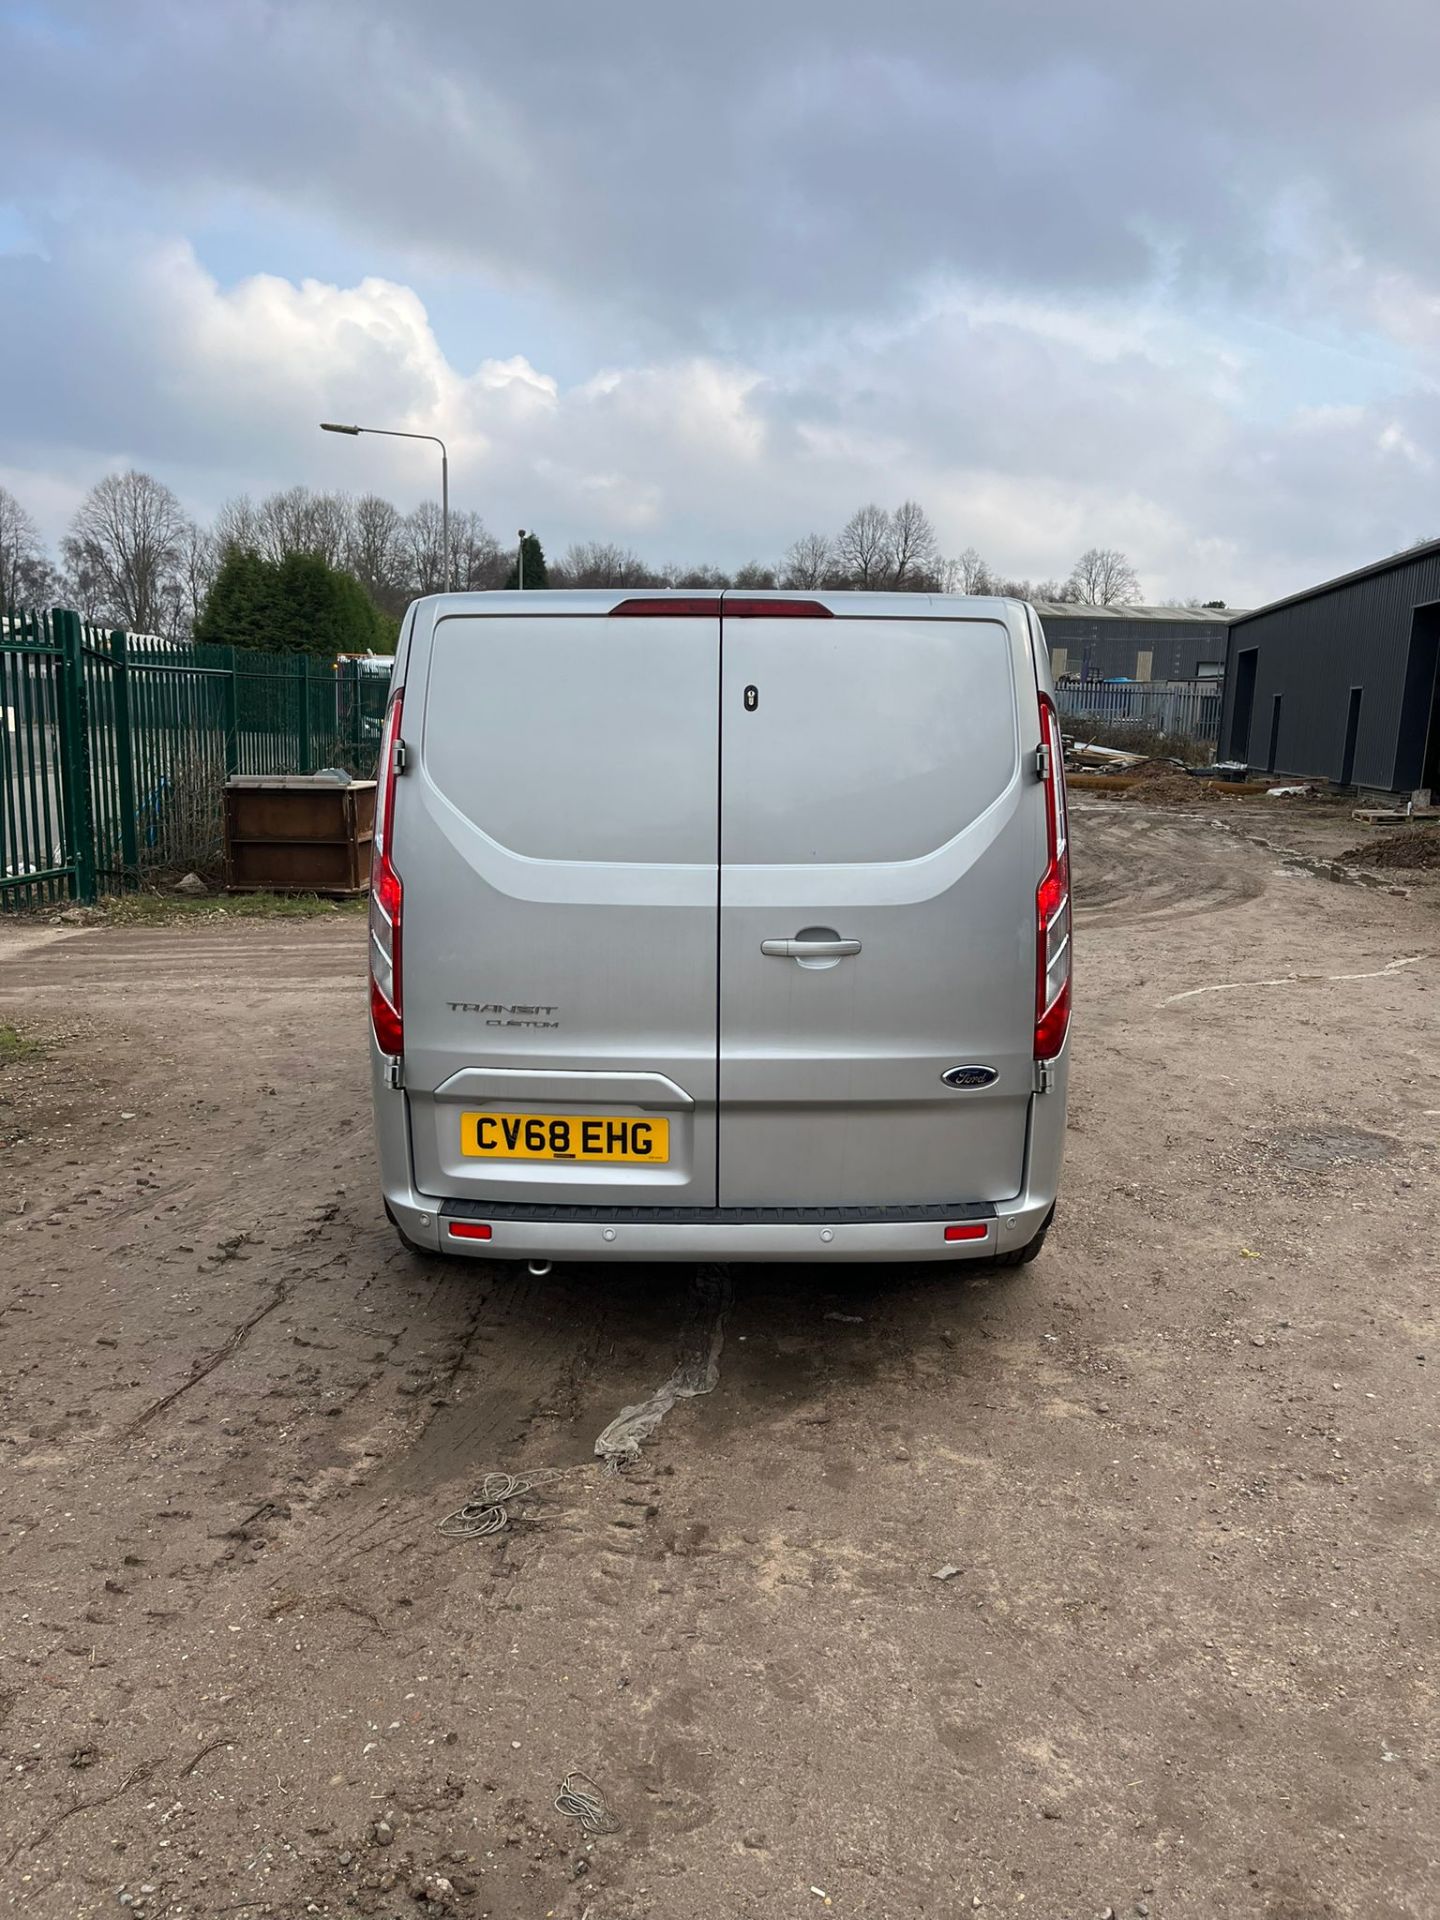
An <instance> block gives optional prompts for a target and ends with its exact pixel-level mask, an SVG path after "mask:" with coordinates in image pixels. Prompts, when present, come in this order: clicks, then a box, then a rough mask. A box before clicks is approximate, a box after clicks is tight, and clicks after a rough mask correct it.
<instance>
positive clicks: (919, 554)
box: [890, 500, 939, 593]
mask: <svg viewBox="0 0 1440 1920" xmlns="http://www.w3.org/2000/svg"><path fill="white" fill-rule="evenodd" d="M938 567H939V542H938V541H937V540H936V538H935V529H934V527H932V526H931V524H930V517H929V515H928V514H927V513H926V511H925V509H924V508H923V507H922V506H921V505H920V502H919V501H918V500H902V501H901V502H900V505H899V506H898V507H897V508H896V509H895V511H894V513H892V514H891V516H890V585H891V586H892V587H894V588H895V589H896V591H897V592H900V593H905V592H930V591H933V589H934V587H935V584H936V579H937V571H938Z"/></svg>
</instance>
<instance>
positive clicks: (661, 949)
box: [394, 592, 719, 1206]
mask: <svg viewBox="0 0 1440 1920" xmlns="http://www.w3.org/2000/svg"><path fill="white" fill-rule="evenodd" d="M623 599H624V597H623V596H620V595H615V594H583V595H582V594H575V595H570V594H564V593H554V592H552V593H524V594H520V593H516V594H509V595H501V594H496V595H486V596H483V597H482V596H476V597H474V598H464V599H462V598H460V597H459V596H457V597H455V598H454V599H453V600H439V601H433V602H431V603H430V606H431V608H432V610H433V613H432V622H431V628H430V632H429V635H428V636H424V635H421V634H419V633H418V632H417V638H416V644H415V646H414V647H412V651H411V657H410V663H409V668H408V671H407V676H406V686H405V708H404V716H405V717H404V733H405V737H406V747H407V751H409V752H411V753H413V754H414V756H415V758H414V765H413V769H407V771H406V773H405V774H404V775H403V776H402V778H401V780H400V782H399V786H398V789H397V793H396V803H395V804H396V813H395V828H394V857H395V862H396V865H397V868H398V869H399V872H400V877H401V882H402V885H403V887H404V1003H405V1067H404V1071H405V1089H406V1093H407V1097H408V1100H409V1111H410V1127H411V1145H412V1153H413V1156H414V1165H415V1174H416V1180H417V1184H418V1186H419V1187H420V1189H421V1190H422V1191H423V1192H425V1193H429V1194H433V1195H436V1196H439V1197H443V1198H476V1199H486V1200H502V1201H522V1202H531V1203H536V1204H543V1205H547V1206H550V1205H554V1206H564V1205H570V1204H577V1203H590V1204H593V1203H597V1202H599V1203H605V1204H612V1205H637V1206H685V1205H694V1206H713V1205H714V1203H715V1053H716V1040H715V1032H716V1000H717V967H718V959H717V926H716V922H717V899H716V891H717V889H716V838H717V822H718V798H717V792H718V767H717V685H718V676H719V615H718V607H717V604H716V602H715V601H713V600H711V601H709V602H708V603H695V602H681V603H679V604H678V605H677V604H676V603H674V602H666V601H664V600H663V599H662V600H660V601H658V602H656V601H635V600H631V601H629V602H628V603H626V604H620V603H621V602H622V601H623ZM651 609H654V610H651ZM481 1115H488V1116H491V1118H489V1119H487V1120H484V1121H483V1122H482V1121H481V1120H479V1119H477V1118H476V1116H481ZM621 1122H624V1123H626V1125H625V1128H624V1130H623V1132H616V1131H614V1130H613V1129H614V1128H615V1127H616V1126H617V1125H618V1123H621ZM637 1123H638V1126H639V1131H638V1132H637V1131H636V1125H637ZM597 1128H598V1129H599V1130H598V1131H597V1130H596V1129H597ZM537 1142H539V1144H540V1148H541V1152H540V1153H539V1154H535V1153H534V1152H533V1149H534V1147H535V1144H536V1143H537ZM617 1143H618V1149H619V1152H620V1153H626V1154H628V1156H629V1157H623V1158H622V1157H618V1155H617V1157H610V1156H611V1154H612V1152H614V1151H615V1150H616V1148H617ZM662 1147H663V1151H661V1148H662ZM587 1148H590V1149H596V1148H598V1154H599V1157H593V1155H589V1154H587V1152H586V1149H587ZM641 1149H644V1150H645V1151H641Z"/></svg>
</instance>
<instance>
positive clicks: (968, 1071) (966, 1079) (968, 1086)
mask: <svg viewBox="0 0 1440 1920" xmlns="http://www.w3.org/2000/svg"><path fill="white" fill-rule="evenodd" d="M940 1078H941V1079H942V1080H943V1081H944V1082H945V1084H946V1086H947V1087H958V1088H959V1090H960V1092H961V1093H970V1092H972V1091H973V1090H974V1089H975V1088H976V1087H993V1086H994V1084H995V1082H996V1081H997V1080H998V1079H999V1078H1000V1075H999V1074H998V1073H997V1072H996V1070H995V1068H994V1067H951V1068H949V1069H948V1070H947V1071H946V1072H945V1073H942V1074H941V1076H940Z"/></svg>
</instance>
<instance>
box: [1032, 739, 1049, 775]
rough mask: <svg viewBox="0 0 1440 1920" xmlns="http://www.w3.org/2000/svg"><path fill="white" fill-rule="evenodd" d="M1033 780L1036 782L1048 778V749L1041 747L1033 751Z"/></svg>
mask: <svg viewBox="0 0 1440 1920" xmlns="http://www.w3.org/2000/svg"><path fill="white" fill-rule="evenodd" d="M1035 778H1036V779H1037V780H1048V779H1049V778H1050V749H1049V747H1045V746H1041V747H1036V749H1035Z"/></svg>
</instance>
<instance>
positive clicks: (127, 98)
mask: <svg viewBox="0 0 1440 1920" xmlns="http://www.w3.org/2000/svg"><path fill="white" fill-rule="evenodd" d="M47 13H48V14H49V15H50V17H51V20H52V22H53V23H54V24H53V25H52V30H51V31H49V32H48V33H44V34H42V33H38V32H37V31H36V30H35V28H34V27H33V26H31V27H28V28H27V27H26V26H24V25H21V24H17V23H14V22H12V23H11V25H10V26H9V27H8V28H0V66H5V67H7V69H8V70H9V71H11V72H12V73H15V74H18V75H20V76H21V77H22V79H23V81H24V84H21V85H19V86H14V87H12V88H11V89H10V90H9V93H8V96H7V139H6V142H5V148H4V154H3V158H0V165H3V167H4V170H5V173H6V174H7V175H8V176H9V178H10V179H11V181H12V183H13V186H14V190H15V191H16V193H17V195H18V196H21V197H25V198H27V199H33V200H37V201H39V202H41V203H42V204H44V203H49V204H54V203H55V202H56V201H57V199H58V200H60V201H63V199H64V197H65V196H66V195H67V194H71V193H74V192H76V191H80V192H84V193H86V194H88V195H95V194H105V193H110V194H114V195H123V194H124V193H125V192H126V191H127V190H133V189H134V188H137V187H138V188H139V189H140V190H141V191H143V193H144V194H145V195H146V196H147V198H148V199H150V200H152V201H155V202H157V203H160V204H163V205H165V206H167V207H168V208H170V209H171V210H172V211H173V212H174V215H175V218H176V220H177V223H178V224H179V225H180V226H181V227H182V228H183V227H184V226H185V225H186V224H188V222H187V221H186V219H185V218H184V217H183V216H185V215H186V214H187V213H192V214H193V211H194V209H195V208H196V207H197V206H198V205H203V204H205V203H206V201H207V200H208V199H209V198H211V197H213V196H214V195H216V194H231V195H238V196H240V197H242V198H243V199H245V200H246V201H247V202H248V203H249V204H250V205H251V206H252V207H253V208H254V209H255V210H256V211H257V213H259V214H261V215H263V213H264V211H265V209H266V208H267V207H269V208H272V209H274V208H279V207H283V208H285V209H287V210H294V209H296V208H303V209H305V210H306V211H307V212H308V213H309V214H310V215H311V216H313V217H314V218H316V219H317V220H319V221H327V222H334V223H338V224H340V225H342V226H344V227H345V228H346V229H347V230H349V231H350V232H351V233H352V234H353V235H355V236H357V237H358V238H359V239H360V240H361V241H363V242H365V243H370V244H374V243H377V242H378V243H380V244H383V245H384V246H386V247H388V248H393V249H399V250H401V251H403V252H404V253H405V254H406V255H407V257H409V258H410V259H411V260H412V262H423V263H429V264H433V263H435V262H437V261H438V262H444V263H447V264H449V265H452V266H464V267H468V268H472V269H475V270H478V271H480V272H483V273H484V274H486V275H488V276H492V277H494V278H496V279H498V280H500V281H502V282H506V283H511V284H522V285H529V286H532V287H541V286H543V287H546V288H549V289H551V290H554V291H557V292H559V293H560V294H562V295H563V296H566V297H581V296H583V297H584V298H586V299H587V300H588V301H589V302H590V303H591V305H592V306H593V307H595V308H597V309H607V310H612V311H615V312H620V313H623V314H624V316H625V320H626V323H627V324H629V325H632V326H637V327H642V328H644V327H651V328H656V329H659V330H663V331H664V332H666V333H667V334H668V335H669V336H670V337H671V338H672V340H675V341H678V342H681V343H688V344H690V345H692V346H693V345H697V344H698V345H704V346H707V347H711V348H713V347H715V346H735V345H737V344H739V343H740V342H739V333H738V331H737V330H743V329H745V328H748V327H753V326H755V325H758V324H769V325H783V324H785V322H786V321H787V320H791V319H794V318H796V317H799V316H806V317H811V318H813V317H814V316H815V315H817V314H833V313H837V312H843V313H859V312H874V311H883V310H889V309H891V308H893V306H894V305H895V304H896V302H897V301H898V302H902V303H903V301H904V299H905V298H906V296H907V294H908V292H909V291H910V290H911V289H913V288H914V287H915V286H916V285H918V284H920V283H921V282H923V281H924V280H925V279H927V278H928V277H930V276H933V275H934V274H935V273H937V272H940V273H944V274H947V275H954V276H957V277H959V278H960V279H962V280H964V281H970V280H974V279H976V278H978V277H982V276H984V277H988V278H989V279H990V280H991V281H992V282H994V283H995V284H997V285H1003V286H1007V287H1010V288H1012V289H1022V290H1034V289H1037V288H1046V289H1049V290H1052V291H1053V290H1056V289H1062V288H1063V289H1070V290H1072V291H1074V292H1076V293H1080V292H1084V291H1086V290H1103V291H1109V292H1114V291H1115V290H1117V289H1124V288H1130V289H1140V288H1144V287H1149V286H1153V285H1155V284H1158V283H1166V284H1180V285H1183V286H1184V288H1185V289H1186V290H1187V293H1188V294H1189V295H1190V296H1191V297H1194V296H1196V295H1198V296H1200V297H1204V298H1212V297H1214V296H1215V295H1216V294H1217V293H1220V292H1225V293H1233V292H1235V291H1236V290H1237V289H1241V288H1243V289H1244V291H1245V294H1246V297H1247V298H1250V299H1252V300H1259V301H1262V302H1264V303H1265V304H1266V305H1268V306H1272V307H1274V308H1276V309H1277V310H1280V309H1291V308H1295V307H1297V306H1298V307H1303V305H1304V303H1305V298H1306V289H1305V287H1304V286H1303V285H1297V284H1296V282H1295V280H1294V278H1293V276H1292V275H1291V274H1290V272H1289V271H1288V255H1287V249H1286V247H1285V245H1284V244H1283V241H1284V227H1285V224H1286V222H1287V220H1288V219H1292V218H1293V217H1294V215H1295V210H1296V208H1297V205H1300V204H1302V203H1303V205H1304V207H1305V208H1306V209H1307V210H1308V211H1307V215H1306V217H1307V218H1308V219H1309V220H1311V221H1312V222H1314V223H1318V224H1319V225H1320V226H1321V227H1323V228H1324V229H1325V230H1326V232H1327V234H1328V235H1338V236H1339V237H1340V239H1341V241H1342V243H1343V245H1344V246H1345V247H1346V248H1347V249H1348V250H1349V251H1351V252H1352V253H1353V254H1354V256H1355V257H1356V258H1358V259H1363V260H1364V261H1366V262H1367V263H1368V265H1369V267H1370V268H1371V269H1372V270H1385V271H1397V272H1402V271H1418V272H1420V273H1422V274H1427V275H1428V274H1429V273H1430V271H1431V262H1432V261H1433V259H1434V257H1435V254H1436V248H1437V242H1440V203H1437V201H1436V198H1435V196H1434V194H1433V193H1432V192H1431V191H1430V183H1431V182H1432V181H1433V179H1434V177H1435V172H1436V166H1437V162H1440V120H1437V117H1436V116H1435V114H1434V112H1433V105H1432V76H1433V73H1434V71H1435V65H1436V57H1437V56H1440V10H1437V9H1435V8H1434V7H1433V6H1431V5H1429V4H1427V0H1374V4H1372V5H1371V7H1370V8H1369V9H1368V11H1367V14H1366V19H1365V25H1364V29H1363V31H1359V30H1357V27H1356V21H1355V16H1354V12H1353V8H1352V7H1351V6H1350V5H1349V4H1348V0H1310V4H1306V5H1303V6H1301V5H1299V4H1297V3H1296V0H1284V3H1283V4H1275V5H1272V6H1270V7H1266V8H1259V9H1257V8H1256V7H1255V6H1254V4H1253V0H1211V3H1210V4H1208V5H1207V6H1205V7H1203V8H1197V7H1161V8H1157V7H1155V6H1154V5H1153V4H1150V0H1094V3H1093V4H1090V5H1087V6H1084V7H1077V6H1076V5H1075V4H1074V0H1017V3H1016V4H1014V5H1010V6H1006V7H991V8H984V9H980V8H974V7H956V6H953V5H948V4H944V3H943V0H894V3H893V4H892V5H890V6H889V7H886V8H885V9H883V10H876V9H875V8H874V7H873V6H871V5H869V4H862V0H787V4H785V5H784V6H776V5H774V4H773V0H730V4H728V5H727V6H726V7H724V8H688V7H677V6H676V5H675V4H674V0H627V5H626V6H625V7H624V8H623V9H616V8H612V7H599V6H594V5H583V4H578V3H577V0H533V4H532V5H531V6H530V7H529V8H527V9H526V10H525V11H524V13H523V15H515V16H505V17H501V16H497V15H496V14H495V12H494V11H493V10H492V9H489V8H483V7H476V6H475V5H473V4H472V0H432V3H431V4H429V5H427V6H426V7H425V8H424V9H423V10H421V11H420V12H416V11H415V10H413V9H410V8H402V7H400V6H399V5H398V4H396V0H285V4H284V5H279V4H274V3H273V0H216V3H215V4H213V5H208V6H205V7H195V6H192V5H188V4H184V3H183V0H131V4H129V5H127V6H125V7H123V8H118V7H115V6H114V5H113V4H111V3H110V0H50V5H49V7H48V8H47ZM57 27H58V28H64V29H65V31H63V32H61V31H56V30H55V28H57ZM7 40H8V47H7V45H6V42H7ZM77 46H78V48H79V49H80V51H78V52H77ZM7 53H8V59H7V58H6V57H5V56H6V54H7ZM57 98H63V99H64V101H65V103H66V110H65V112H64V114H63V115H57V114H55V113H54V112H53V110H52V107H51V103H52V102H53V101H54V100H55V99H57ZM1277 239H1278V240H1279V241H1280V242H1281V244H1279V245H1277Z"/></svg>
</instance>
